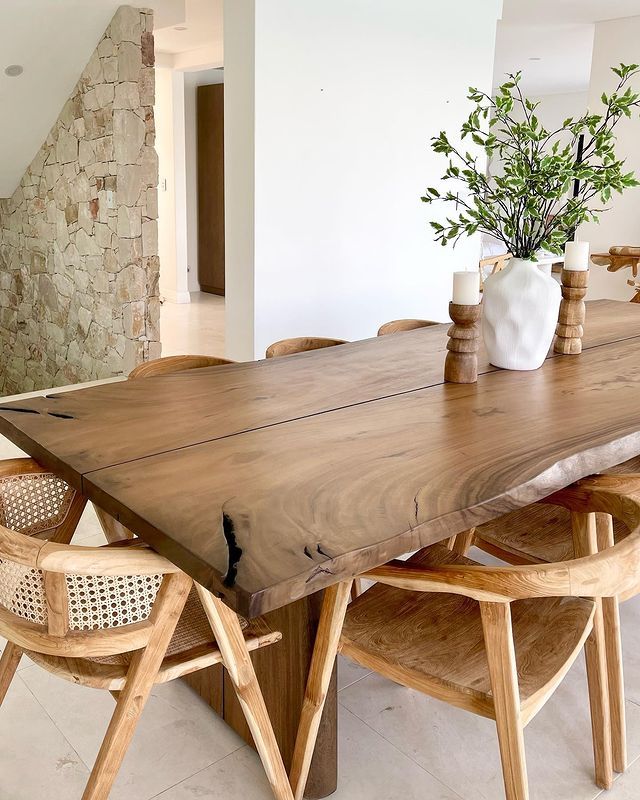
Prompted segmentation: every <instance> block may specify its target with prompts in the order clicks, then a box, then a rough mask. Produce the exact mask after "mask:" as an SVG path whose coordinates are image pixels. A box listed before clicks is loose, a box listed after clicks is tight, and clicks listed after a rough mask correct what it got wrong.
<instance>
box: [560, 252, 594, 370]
mask: <svg viewBox="0 0 640 800" xmlns="http://www.w3.org/2000/svg"><path fill="white" fill-rule="evenodd" d="M561 280H562V301H561V302H560V314H559V315H558V324H557V326H556V340H555V343H554V345H553V350H554V352H555V353H562V354H563V355H577V354H578V353H581V352H582V336H583V334H584V327H583V326H584V318H585V311H586V309H585V305H584V296H585V295H586V293H587V285H588V283H589V270H588V269H585V270H574V269H564V268H563V270H562V278H561Z"/></svg>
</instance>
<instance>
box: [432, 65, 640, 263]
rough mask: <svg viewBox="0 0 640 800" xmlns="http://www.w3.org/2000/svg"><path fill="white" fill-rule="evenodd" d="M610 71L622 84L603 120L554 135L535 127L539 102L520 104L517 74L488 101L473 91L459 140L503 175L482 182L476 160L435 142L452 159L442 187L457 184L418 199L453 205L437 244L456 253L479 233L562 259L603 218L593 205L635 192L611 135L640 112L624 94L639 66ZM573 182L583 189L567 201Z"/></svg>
mask: <svg viewBox="0 0 640 800" xmlns="http://www.w3.org/2000/svg"><path fill="white" fill-rule="evenodd" d="M612 71H613V72H614V73H615V74H616V75H617V76H618V83H617V86H616V88H615V89H614V91H613V92H612V93H611V94H610V95H607V94H603V95H602V97H601V101H602V103H603V106H604V109H603V113H602V114H591V113H589V112H587V113H586V114H583V115H582V116H581V117H579V118H577V119H574V118H572V117H568V118H567V119H565V120H564V122H563V124H562V126H561V127H559V128H558V129H557V130H553V131H548V130H547V129H546V128H545V127H544V126H543V125H542V124H541V123H540V120H539V119H538V117H537V115H536V109H537V107H538V103H534V102H532V101H531V100H529V99H528V98H526V97H524V96H523V94H522V91H521V88H520V81H521V73H519V72H518V73H516V74H515V75H509V76H508V80H507V81H506V82H505V83H503V84H502V86H500V87H499V89H498V91H497V94H496V96H495V97H494V98H492V97H490V96H489V95H487V94H486V93H485V92H482V91H480V90H478V89H474V88H470V89H469V94H468V99H469V100H470V101H471V102H473V103H474V104H475V107H474V108H473V110H472V111H471V113H470V114H469V117H468V119H467V120H466V121H465V122H464V123H463V125H462V129H461V140H463V141H464V140H465V139H469V140H471V141H472V142H473V144H474V145H475V146H476V147H475V148H472V149H475V151H476V152H478V149H479V151H480V154H483V155H486V156H487V157H488V158H489V159H493V158H496V159H497V160H499V162H500V164H501V168H502V172H501V174H500V175H497V176H489V175H487V173H486V172H485V170H484V169H483V168H482V167H481V166H479V164H478V161H479V156H478V155H473V154H472V153H470V152H469V151H467V150H466V149H465V148H464V145H462V146H461V147H456V146H455V145H454V144H453V143H452V142H451V140H450V139H449V137H448V136H447V134H446V133H445V132H444V131H442V132H441V133H440V134H439V135H438V136H434V137H433V138H432V140H431V146H432V148H433V150H434V152H436V153H440V154H442V155H444V156H445V157H446V158H447V160H448V165H447V169H446V171H445V173H444V175H443V176H442V180H443V181H453V182H455V184H456V191H453V190H449V191H442V190H441V189H437V188H435V187H429V188H428V189H427V190H426V191H425V195H424V197H422V201H423V202H425V203H434V202H447V203H454V204H455V206H456V212H457V213H456V214H454V215H453V216H447V217H446V219H445V221H444V222H438V221H432V222H431V223H430V225H431V227H432V228H433V230H434V231H435V234H436V236H435V239H436V241H439V242H440V243H441V244H442V245H446V244H448V243H449V242H452V243H453V244H454V245H455V244H456V243H457V241H458V239H459V238H460V237H461V236H463V235H467V236H470V235H473V234H474V233H476V232H477V231H481V232H483V233H488V234H490V235H491V236H494V237H496V238H497V239H499V240H500V241H502V242H503V243H504V245H505V246H506V247H507V250H508V251H509V252H511V253H512V254H513V255H514V256H516V257H518V258H535V254H536V253H537V251H538V250H540V249H545V250H549V251H551V252H552V253H559V252H561V250H562V248H563V246H564V244H565V243H566V241H567V240H568V239H569V237H570V236H571V234H572V232H573V231H575V229H576V227H577V226H578V225H580V224H581V223H583V222H587V221H593V222H597V221H598V219H599V216H600V214H601V213H602V212H603V211H604V210H605V209H604V208H599V207H594V203H596V204H598V203H599V204H602V205H603V206H605V205H606V204H607V203H608V202H609V201H610V199H611V197H612V193H613V192H614V191H615V192H618V193H622V192H623V191H624V190H625V189H628V188H630V187H632V186H638V185H639V183H638V181H637V180H636V178H635V176H634V174H633V173H632V172H625V171H624V163H625V162H624V160H622V159H619V158H617V157H616V154H615V143H616V137H615V134H614V130H615V128H616V126H617V125H618V123H619V122H620V120H621V119H622V118H623V117H628V118H630V117H631V116H632V114H633V112H634V109H636V108H638V106H640V95H639V94H637V93H636V92H634V91H633V90H632V88H631V86H629V82H630V81H631V79H632V78H634V77H635V76H636V75H637V74H638V73H639V72H640V66H639V65H638V64H620V66H619V67H613V68H612ZM581 136H584V144H583V148H582V154H581V158H580V159H577V158H576V152H577V146H578V141H579V139H580V137H581ZM483 161H484V159H483ZM574 181H579V190H578V192H577V194H576V195H575V196H572V195H571V194H570V190H571V188H572V186H573V184H574Z"/></svg>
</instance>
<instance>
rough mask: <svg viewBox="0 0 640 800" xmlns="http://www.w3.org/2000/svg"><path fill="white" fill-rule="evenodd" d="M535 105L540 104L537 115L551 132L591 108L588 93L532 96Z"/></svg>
mask: <svg viewBox="0 0 640 800" xmlns="http://www.w3.org/2000/svg"><path fill="white" fill-rule="evenodd" d="M530 99H531V100H533V102H534V103H540V105H539V107H538V108H537V110H536V115H537V117H538V119H539V120H540V122H541V123H542V124H543V125H544V126H545V128H547V129H548V130H550V131H553V130H556V129H557V128H560V127H561V126H562V123H563V122H564V120H565V119H566V118H567V117H580V116H582V114H584V113H585V112H586V110H587V108H588V106H589V93H588V92H567V93H563V94H544V95H537V96H531V97H530Z"/></svg>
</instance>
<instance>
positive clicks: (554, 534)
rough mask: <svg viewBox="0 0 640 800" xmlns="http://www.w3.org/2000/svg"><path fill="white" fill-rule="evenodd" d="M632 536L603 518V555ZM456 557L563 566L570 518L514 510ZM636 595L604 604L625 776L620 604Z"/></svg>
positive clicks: (634, 470) (544, 509)
mask: <svg viewBox="0 0 640 800" xmlns="http://www.w3.org/2000/svg"><path fill="white" fill-rule="evenodd" d="M606 474H608V475H620V476H629V477H632V476H634V474H640V457H638V458H634V459H631V460H630V461H627V462H625V463H623V464H620V465H619V466H616V467H613V468H611V469H609V470H607V472H606ZM628 534H629V528H628V527H627V526H626V525H625V524H624V522H622V521H621V520H620V519H617V518H615V517H614V518H609V519H608V520H605V519H602V520H599V523H598V548H599V549H600V550H604V549H606V548H608V547H611V546H612V545H613V544H614V542H620V541H621V540H622V539H624V538H625V537H626V536H627V535H628ZM449 544H450V547H451V548H452V549H453V550H455V551H456V552H458V553H463V554H464V553H466V552H468V550H469V548H470V547H472V546H474V545H475V546H476V547H478V548H479V549H480V550H483V551H484V552H486V553H489V554H490V555H492V556H494V557H495V558H499V559H501V560H502V561H505V562H507V563H508V564H544V563H550V562H554V561H565V560H568V559H571V558H573V556H574V542H573V537H572V529H571V515H570V513H569V512H568V511H567V510H566V509H563V508H558V507H554V506H550V505H548V504H546V503H544V502H542V503H534V504H533V505H530V506H525V507H524V508H521V509H518V510H517V511H512V512H511V513H510V514H506V515H505V516H503V517H499V518H498V519H495V520H491V521H490V522H487V523H485V524H484V525H480V526H478V527H477V528H472V529H470V530H469V531H466V532H465V533H463V534H460V535H459V536H457V537H454V538H453V539H452V540H451V541H450V543H449ZM636 593H637V590H636V589H633V590H632V591H631V592H630V593H628V594H625V593H624V592H620V593H618V596H617V597H605V598H604V599H603V618H604V637H605V641H606V643H607V651H608V652H610V653H618V657H616V658H610V659H609V663H608V666H607V672H608V681H609V700H610V704H611V718H612V720H613V726H612V746H613V768H614V770H615V771H616V772H624V771H625V769H626V767H627V751H626V737H625V735H624V728H625V722H624V720H625V702H624V683H623V679H622V669H621V665H622V654H621V652H619V650H620V610H619V604H620V602H622V601H624V600H627V599H629V597H632V596H634V595H635V594H636Z"/></svg>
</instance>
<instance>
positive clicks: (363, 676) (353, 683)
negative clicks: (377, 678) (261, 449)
mask: <svg viewBox="0 0 640 800" xmlns="http://www.w3.org/2000/svg"><path fill="white" fill-rule="evenodd" d="M369 675H373V673H372V672H368V673H367V674H366V675H361V676H360V677H359V678H356V679H355V681H352V682H351V683H347V684H346V686H341V687H340V688H339V689H338V694H340V692H344V690H345V689H350V688H351V687H352V686H355V685H356V683H360V681H363V680H364V679H365V678H368V677H369Z"/></svg>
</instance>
